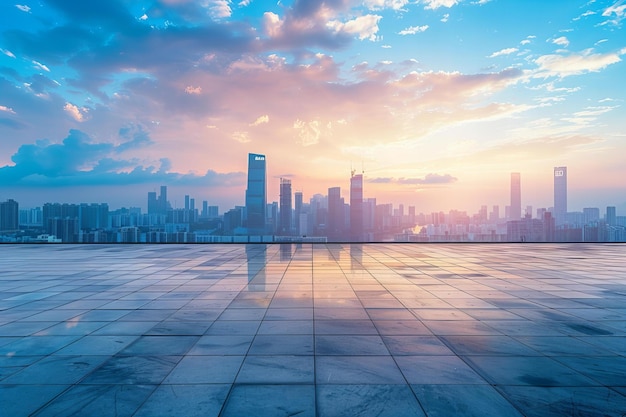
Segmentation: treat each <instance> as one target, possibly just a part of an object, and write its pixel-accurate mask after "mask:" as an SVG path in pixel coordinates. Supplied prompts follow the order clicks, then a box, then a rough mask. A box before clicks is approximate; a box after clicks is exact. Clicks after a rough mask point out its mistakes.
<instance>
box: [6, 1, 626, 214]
mask: <svg viewBox="0 0 626 417" xmlns="http://www.w3.org/2000/svg"><path fill="white" fill-rule="evenodd" d="M625 18H626V2H624V1H623V0H619V1H616V0H604V1H601V0H597V1H576V0H553V1H536V0H525V1H513V0H509V1H505V0H490V1H484V0H416V1H406V0H368V1H365V2H353V1H348V0H333V1H326V2H320V1H310V0H305V1H299V0H297V1H290V2H282V1H279V2H277V3H274V2H272V3H270V2H263V1H258V0H251V1H247V0H246V1H241V2H236V1H234V2H229V1H227V0H219V1H218V0H201V1H192V0H158V1H134V0H133V1H130V0H109V1H106V2H75V1H70V0H47V1H43V0H42V1H37V2H18V3H10V2H5V3H3V4H2V5H1V6H0V199H6V198H15V199H17V200H18V201H19V202H20V203H21V204H22V205H23V206H34V205H40V204H43V203H44V202H47V201H87V202H98V201H103V200H104V201H108V202H110V203H112V205H113V206H121V205H126V206H128V205H132V206H144V205H145V200H146V198H145V195H146V193H147V192H148V191H151V190H153V189H154V188H155V187H157V186H159V185H161V184H163V185H168V186H170V187H171V188H170V189H171V190H172V191H171V192H170V195H172V196H173V197H172V198H178V199H182V195H183V194H188V193H189V194H192V196H195V197H196V198H197V199H198V200H205V199H206V200H209V201H210V203H211V204H218V205H220V206H221V207H222V209H227V208H228V207H230V206H232V205H234V204H242V203H243V199H244V189H245V171H246V162H247V153H248V152H256V153H263V154H266V155H267V158H268V159H267V160H268V170H269V172H268V177H269V180H270V184H269V186H268V192H269V196H270V198H273V199H277V195H278V178H279V177H281V176H282V177H289V178H291V179H292V182H293V184H294V188H295V189H299V190H302V191H303V192H304V194H305V198H308V197H310V196H312V195H313V194H314V193H324V194H325V193H326V190H327V188H328V187H332V186H341V187H342V189H343V190H344V194H345V195H346V196H347V192H346V191H347V188H348V184H349V174H350V169H351V167H357V168H358V169H359V170H360V169H361V167H362V168H363V169H364V170H365V178H366V182H365V196H366V197H376V198H377V199H378V201H379V202H381V203H387V202H391V203H395V204H398V203H400V202H402V203H405V204H406V205H416V206H417V207H418V211H424V212H428V211H433V210H448V209H450V208H460V209H465V210H470V211H476V210H477V209H478V208H479V207H480V205H482V204H488V205H493V204H498V205H500V206H504V205H506V204H508V193H509V188H508V187H509V178H510V173H511V172H520V173H521V178H522V202H523V204H524V205H533V206H534V207H550V206H551V205H552V168H553V167H554V166H568V174H569V190H570V192H569V203H570V210H581V209H582V208H583V207H589V206H596V207H604V206H606V205H616V206H618V213H619V214H626V180H625V179H624V178H626V172H625V171H626V168H624V165H625V164H624V155H626V142H625V140H626V132H625V131H624V127H623V125H624V123H623V120H625V119H626V114H625V112H624V100H625V99H626V85H625V83H624V82H623V74H624V73H626V68H625V65H624V62H623V61H624V57H625V56H626V36H625V35H624V31H623V30H624V29H623V26H624V21H625ZM176 196H178V197H176Z"/></svg>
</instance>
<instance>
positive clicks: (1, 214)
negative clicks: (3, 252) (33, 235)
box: [0, 200, 20, 232]
mask: <svg viewBox="0 0 626 417" xmlns="http://www.w3.org/2000/svg"><path fill="white" fill-rule="evenodd" d="M19 213H20V208H19V204H18V203H17V201H15V200H7V201H5V202H4V203H0V231H7V232H8V231H15V230H18V227H19Z"/></svg>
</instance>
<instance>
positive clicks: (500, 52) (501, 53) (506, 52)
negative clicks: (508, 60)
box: [487, 48, 519, 58]
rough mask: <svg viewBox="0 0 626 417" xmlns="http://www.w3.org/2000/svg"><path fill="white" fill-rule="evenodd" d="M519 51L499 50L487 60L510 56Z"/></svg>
mask: <svg viewBox="0 0 626 417" xmlns="http://www.w3.org/2000/svg"><path fill="white" fill-rule="evenodd" d="M517 51H519V49H517V48H505V49H501V50H499V51H497V52H494V53H493V54H491V55H489V56H488V57H487V58H495V57H498V56H503V55H510V54H513V53H515V52H517Z"/></svg>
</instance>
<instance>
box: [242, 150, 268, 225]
mask: <svg viewBox="0 0 626 417" xmlns="http://www.w3.org/2000/svg"><path fill="white" fill-rule="evenodd" d="M265 162H266V161H265V155H260V154H256V153H250V154H248V188H247V189H246V212H247V223H246V225H247V227H248V234H249V235H263V234H265V233H266V230H265V209H266V207H265V205H266V204H267V186H266V175H267V174H266V170H265Z"/></svg>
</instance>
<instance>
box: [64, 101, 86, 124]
mask: <svg viewBox="0 0 626 417" xmlns="http://www.w3.org/2000/svg"><path fill="white" fill-rule="evenodd" d="M63 110H65V111H66V112H67V114H69V115H70V116H72V118H73V119H74V120H76V121H77V122H82V121H83V120H85V117H84V115H83V114H82V113H81V112H80V109H79V108H78V107H77V106H75V105H74V104H72V103H70V102H67V103H65V106H64V107H63Z"/></svg>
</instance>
